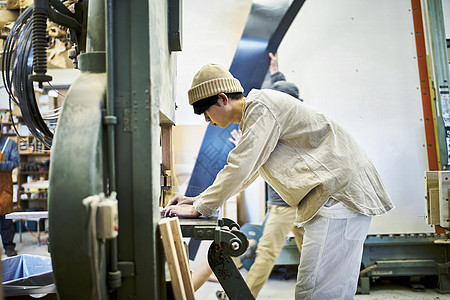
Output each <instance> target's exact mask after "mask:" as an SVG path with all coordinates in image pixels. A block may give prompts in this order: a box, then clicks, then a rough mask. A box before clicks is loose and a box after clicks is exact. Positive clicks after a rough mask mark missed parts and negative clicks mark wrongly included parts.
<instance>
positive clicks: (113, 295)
mask: <svg viewBox="0 0 450 300" xmlns="http://www.w3.org/2000/svg"><path fill="white" fill-rule="evenodd" d="M293 2H294V3H296V4H297V6H301V5H302V4H303V2H304V1H293ZM426 3H427V4H428V6H427V9H426V11H427V13H428V14H427V15H428V17H429V19H428V20H429V23H430V24H432V26H430V28H432V29H433V30H435V31H433V35H434V36H435V37H436V36H439V35H442V28H440V25H439V24H442V22H443V21H442V11H441V10H442V4H440V5H439V3H438V1H432V0H430V1H427V2H426ZM64 4H65V2H61V1H59V0H35V1H34V5H33V7H32V8H30V9H28V10H26V11H25V12H24V13H23V15H22V17H21V19H20V20H19V21H20V22H17V27H16V28H14V30H12V32H13V34H12V35H11V37H10V39H9V44H8V43H7V45H9V46H10V51H11V52H13V51H15V52H16V54H17V53H22V54H21V55H16V56H12V55H11V56H8V55H6V56H4V60H3V66H4V67H3V70H8V71H9V70H10V69H11V68H12V67H13V66H14V67H15V70H16V71H14V72H12V73H11V74H12V75H13V76H10V73H8V72H6V73H7V74H6V75H4V78H6V82H7V84H5V86H7V87H9V86H11V87H12V86H13V87H14V88H13V90H10V91H9V92H10V96H11V99H12V101H14V102H15V103H16V104H17V105H18V106H19V107H20V109H21V111H22V113H23V116H24V119H25V121H26V122H27V125H29V127H30V130H31V131H32V133H33V134H34V135H35V136H36V137H37V138H39V139H40V140H41V141H42V142H43V143H45V144H46V145H48V146H51V148H52V155H51V166H52V167H51V173H50V178H49V180H50V189H49V225H50V228H49V232H50V252H51V257H52V263H53V275H54V279H55V283H56V287H57V291H58V296H59V297H60V299H109V298H110V299H125V298H143V299H167V298H170V289H169V292H168V285H167V283H166V277H165V274H166V272H165V269H164V251H163V246H162V243H161V240H160V232H159V229H158V221H159V220H160V211H159V206H160V205H161V203H163V202H164V201H161V199H160V197H161V194H163V195H164V194H165V192H166V191H167V190H168V189H170V187H171V183H170V176H171V170H172V162H171V157H172V155H171V139H170V134H171V126H172V125H173V124H174V114H175V95H174V80H175V76H176V56H175V55H173V53H174V52H175V51H180V50H181V48H182V35H181V32H182V30H181V16H182V13H181V1H180V0H168V1H164V0H160V1H146V0H130V1H120V0H105V1H102V0H89V1H87V0H86V1H82V0H79V1H75V4H74V5H73V6H71V7H70V9H68V8H67V7H66V6H65V5H64ZM412 6H413V15H414V16H417V17H416V20H419V19H420V20H421V19H422V11H421V10H420V8H421V5H420V1H416V0H412ZM297 8H298V9H299V7H297ZM47 18H48V19H50V20H52V21H54V22H56V23H58V24H61V25H64V26H67V27H68V28H69V35H70V39H71V40H72V41H73V42H74V44H75V45H76V46H75V49H74V52H73V55H72V57H73V58H74V59H75V61H76V65H77V67H78V68H79V69H80V71H81V75H80V76H79V78H78V79H77V80H76V82H75V83H74V84H73V85H72V86H71V88H70V91H69V93H68V94H67V96H66V98H65V101H64V105H63V109H62V112H61V115H60V117H59V121H58V127H57V131H56V133H55V134H54V136H53V132H52V131H50V130H49V129H48V128H46V127H45V124H44V123H43V122H42V120H41V119H40V118H39V112H38V110H36V106H35V105H33V97H34V96H33V94H34V93H33V82H36V83H35V84H37V85H43V84H47V83H48V82H51V79H52V78H51V77H50V76H48V75H47V74H46V66H45V59H44V55H45V41H44V40H45V32H43V30H45V28H44V27H45V22H46V20H47ZM144 24H145V26H143V25H144ZM415 25H416V26H417V27H416V34H417V32H419V34H417V36H418V38H420V36H421V37H422V38H423V36H424V35H423V34H420V32H424V29H423V26H422V25H421V24H420V22H419V21H415ZM421 26H422V27H421ZM285 30H286V28H285ZM14 33H15V35H14ZM245 33H247V34H248V32H245ZM435 40H437V41H439V40H441V39H430V41H433V43H436V42H434V41H435ZM266 42H267V43H268V44H270V42H272V43H279V42H280V40H275V41H274V40H273V39H272V40H271V39H270V36H268V37H267V41H266ZM417 45H419V46H418V57H419V58H420V59H419V60H418V61H419V69H420V70H422V71H423V70H426V71H423V72H421V84H422V85H421V88H422V89H423V90H422V92H423V101H424V102H423V103H424V115H425V119H424V122H425V128H426V134H427V144H428V148H427V150H429V151H428V159H429V167H430V171H433V172H429V173H426V189H425V190H426V199H427V200H428V202H427V205H428V206H427V208H428V211H427V221H428V222H429V224H432V225H435V226H436V233H426V234H425V233H420V234H392V235H370V236H369V237H368V238H367V240H366V242H365V245H364V247H365V249H364V254H363V260H362V271H361V277H360V292H362V293H368V292H369V291H370V284H371V281H372V282H373V281H376V280H377V279H379V278H388V277H389V278H390V277H395V276H399V277H409V278H413V277H415V278H419V281H418V282H421V281H420V279H421V278H425V277H427V278H428V277H431V278H433V280H435V284H436V285H437V286H438V288H439V290H440V291H442V292H449V291H450V287H449V284H450V282H449V281H450V278H449V276H450V275H449V271H448V267H449V264H448V261H449V256H450V253H449V246H448V245H449V242H448V228H449V225H448V224H449V220H448V218H449V215H450V213H449V206H448V182H447V181H448V178H450V175H449V174H448V171H445V169H446V168H447V166H448V149H447V148H448V146H447V140H448V134H446V132H447V131H448V128H447V127H449V126H447V125H448V124H447V123H448V122H447V121H448V120H447V115H448V112H447V110H448V109H447V108H448V107H450V106H449V104H448V103H447V102H448V101H449V100H450V99H449V97H448V68H446V67H447V55H446V53H443V52H442V51H438V50H437V49H441V48H442V46H443V45H440V44H434V45H433V46H432V47H431V48H432V49H434V53H433V58H434V59H433V61H432V64H433V66H434V67H433V68H432V69H433V70H434V72H433V74H431V75H432V76H430V74H428V73H427V72H428V70H429V68H427V67H426V66H427V62H426V56H427V55H426V53H424V52H420V51H424V48H423V49H422V48H421V47H422V46H424V45H425V41H417ZM274 49H276V47H275V48H273V49H270V50H272V51H273V50H274ZM266 50H267V49H266V48H264V49H262V51H261V53H259V54H260V56H258V57H256V58H255V62H254V63H258V59H259V58H261V57H265V51H266ZM43 51H44V54H43ZM8 58H9V59H10V60H11V61H8V60H7V59H8ZM15 58H16V59H20V60H16V61H14V59H15ZM265 58H266V59H267V57H265ZM13 62H14V63H13ZM424 64H425V69H424V67H423V66H424ZM444 65H445V66H446V67H442V68H441V67H438V66H444ZM234 67H235V68H237V66H236V65H234ZM257 75H258V76H259V77H260V78H258V82H257V83H256V85H255V83H254V82H251V83H249V87H248V88H249V89H250V88H251V87H257V85H261V84H262V81H263V79H264V75H265V72H264V70H263V71H261V72H259V73H258V74H257ZM429 77H432V78H433V81H434V82H435V84H436V85H437V86H438V87H439V88H437V89H435V90H436V91H437V92H436V94H433V93H430V91H432V90H433V88H432V87H430V86H429V83H430V82H429ZM430 95H431V96H430ZM432 96H436V99H437V100H438V101H436V102H435V103H437V106H433V104H432V103H433V102H432V101H431V100H432V99H431V98H430V97H432ZM23 99H27V101H25V100H23ZM440 111H443V112H444V113H443V114H439V113H436V112H440ZM433 114H434V115H433ZM433 120H434V121H433ZM433 122H435V123H433ZM161 146H162V151H161ZM161 152H162V154H163V155H162V160H161V157H160V153H161ZM161 188H162V191H161ZM205 222H206V223H205ZM74 228H76V230H74ZM181 230H182V233H183V236H185V237H190V238H192V239H194V240H211V241H213V243H212V246H211V248H210V250H209V254H208V256H209V259H210V260H209V261H210V264H211V267H212V268H213V270H214V272H215V273H216V275H218V276H217V277H218V279H219V281H220V282H221V284H222V286H223V287H224V289H225V291H226V292H227V294H228V296H229V297H230V299H251V295H250V294H249V291H248V288H247V286H246V285H245V283H244V282H243V280H242V277H239V276H240V274H239V272H238V271H237V270H236V267H235V265H234V264H233V262H232V261H231V259H230V256H238V255H240V254H242V253H243V252H244V251H245V249H246V248H247V246H248V241H247V237H246V236H245V234H243V233H242V231H240V228H239V226H238V225H237V224H235V223H233V222H231V221H230V220H226V219H218V220H217V219H214V218H213V219H208V220H195V221H194V222H191V221H189V222H188V221H186V220H185V221H183V220H182V221H181ZM294 259H296V260H298V256H295V258H294Z"/></svg>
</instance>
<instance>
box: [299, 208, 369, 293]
mask: <svg viewBox="0 0 450 300" xmlns="http://www.w3.org/2000/svg"><path fill="white" fill-rule="evenodd" d="M319 212H320V211H319ZM371 220H372V217H367V216H361V215H357V216H352V217H349V218H329V217H324V216H322V215H321V214H320V213H319V214H317V215H316V216H315V217H314V218H313V219H312V220H311V221H309V222H307V223H306V224H305V225H304V228H305V235H304V237H303V248H302V254H301V256H300V265H299V268H298V275H297V284H296V286H295V299H296V300H300V299H302V300H303V299H311V300H330V299H342V300H343V299H345V300H347V299H353V296H354V295H355V293H356V288H357V285H358V277H359V271H360V265H361V258H362V251H363V243H364V240H365V238H366V235H367V232H368V231H369V226H370V222H371Z"/></svg>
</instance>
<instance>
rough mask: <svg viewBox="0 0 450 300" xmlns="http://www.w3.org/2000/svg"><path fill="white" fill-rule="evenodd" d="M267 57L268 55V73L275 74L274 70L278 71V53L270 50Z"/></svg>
mask: <svg viewBox="0 0 450 300" xmlns="http://www.w3.org/2000/svg"><path fill="white" fill-rule="evenodd" d="M269 57H270V65H269V71H270V75H272V74H275V73H276V72H278V71H279V70H278V54H275V55H274V54H273V53H271V52H269Z"/></svg>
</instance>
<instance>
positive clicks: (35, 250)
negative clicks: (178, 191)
mask: <svg viewBox="0 0 450 300" xmlns="http://www.w3.org/2000/svg"><path fill="white" fill-rule="evenodd" d="M33 235H34V236H33ZM35 235H36V233H34V232H33V234H30V233H29V232H24V233H22V242H20V237H19V234H18V233H16V236H15V237H14V240H15V242H16V249H17V251H18V252H19V255H20V254H35V255H44V256H50V253H48V250H47V246H46V245H45V244H41V245H39V244H38V241H37V238H36V236H35ZM41 239H42V240H44V241H45V240H46V235H45V233H44V234H43V235H42V236H41ZM5 257H6V256H5V254H4V253H2V258H5ZM241 273H242V276H243V277H244V278H245V275H246V273H247V271H246V270H245V269H241ZM294 288H295V278H290V279H284V276H282V275H280V274H277V273H276V272H274V273H273V275H271V277H270V278H269V280H268V281H267V282H266V284H265V285H264V287H263V289H262V290H261V292H260V294H259V296H258V300H269V299H270V300H274V299H275V300H281V299H294V296H293V295H294ZM217 290H221V286H220V284H219V283H217V282H213V281H207V282H206V283H205V284H204V285H203V286H202V287H201V288H200V289H199V290H198V291H197V292H196V293H195V296H196V299H199V300H214V299H216V296H215V293H216V291H217ZM354 299H355V300H366V299H371V300H388V299H396V300H410V299H412V300H414V299H417V300H419V299H420V300H443V299H449V300H450V294H440V293H438V292H437V291H436V290H435V289H424V290H421V291H414V290H413V289H412V288H411V287H409V286H406V285H398V284H397V285H394V284H386V285H383V284H377V285H375V286H371V293H370V295H356V296H355V298H354Z"/></svg>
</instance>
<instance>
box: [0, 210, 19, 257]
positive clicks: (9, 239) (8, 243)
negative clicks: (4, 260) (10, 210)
mask: <svg viewBox="0 0 450 300" xmlns="http://www.w3.org/2000/svg"><path fill="white" fill-rule="evenodd" d="M0 226H1V227H0V228H1V235H2V243H3V248H4V249H5V250H7V249H14V248H15V246H16V244H15V243H14V242H13V240H14V234H15V233H16V227H15V226H14V223H13V221H12V220H11V219H5V216H0Z"/></svg>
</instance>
